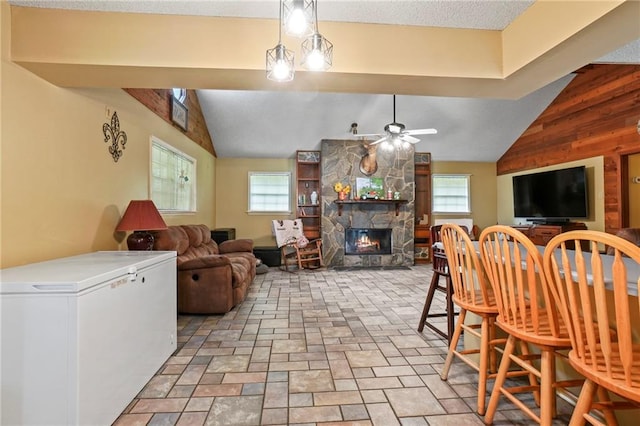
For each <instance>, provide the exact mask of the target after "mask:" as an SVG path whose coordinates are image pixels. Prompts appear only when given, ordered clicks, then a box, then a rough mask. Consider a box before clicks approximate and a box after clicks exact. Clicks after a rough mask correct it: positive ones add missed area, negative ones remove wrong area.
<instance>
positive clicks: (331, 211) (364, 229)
mask: <svg viewBox="0 0 640 426" xmlns="http://www.w3.org/2000/svg"><path fill="white" fill-rule="evenodd" d="M321 152H322V154H321V157H320V158H321V166H320V167H321V176H322V206H321V220H322V246H323V257H324V261H325V264H326V265H327V266H330V267H335V266H364V267H366V266H372V267H374V266H411V265H413V261H414V248H413V241H414V240H413V237H414V235H413V231H414V217H415V214H414V201H415V171H414V151H413V147H411V148H410V149H409V150H406V151H402V152H395V151H394V152H390V153H389V152H384V153H383V152H382V151H381V152H377V150H376V149H372V148H368V147H367V144H365V143H364V142H362V141H354V140H323V141H322V143H321ZM365 156H368V157H367V160H368V164H367V166H368V167H369V168H363V165H362V162H361V160H363V158H364V157H365ZM369 160H373V161H374V162H375V164H374V166H373V168H371V162H370V161H369ZM365 172H367V173H368V174H365ZM364 177H375V178H381V179H382V181H383V184H384V192H385V196H383V198H386V193H387V191H388V190H391V191H392V192H399V193H400V194H399V195H400V202H399V203H394V202H393V201H389V200H380V201H378V200H368V202H363V203H360V202H354V203H351V201H354V200H355V191H356V179H357V178H364ZM336 182H341V183H342V184H343V185H350V186H351V188H352V191H351V192H350V193H349V199H348V200H347V202H346V203H343V204H342V205H340V206H338V204H336V200H337V199H338V194H337V193H336V192H335V191H334V189H333V185H334V184H335V183H336ZM339 207H340V208H339ZM382 234H384V235H382ZM351 237H353V238H354V239H353V240H352V241H350V242H349V238H351ZM382 238H384V241H382ZM378 246H379V247H378Z"/></svg>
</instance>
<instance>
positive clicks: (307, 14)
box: [280, 0, 315, 37]
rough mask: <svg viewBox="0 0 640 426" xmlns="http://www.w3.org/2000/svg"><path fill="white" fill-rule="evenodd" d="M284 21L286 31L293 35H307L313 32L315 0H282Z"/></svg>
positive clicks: (282, 23) (282, 22)
mask: <svg viewBox="0 0 640 426" xmlns="http://www.w3.org/2000/svg"><path fill="white" fill-rule="evenodd" d="M281 4H282V21H281V22H280V24H281V25H282V26H284V32H285V33H286V34H287V35H290V36H293V37H307V36H310V35H311V34H313V10H314V9H315V5H314V0H282V1H281Z"/></svg>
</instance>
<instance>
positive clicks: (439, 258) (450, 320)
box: [418, 225, 466, 343]
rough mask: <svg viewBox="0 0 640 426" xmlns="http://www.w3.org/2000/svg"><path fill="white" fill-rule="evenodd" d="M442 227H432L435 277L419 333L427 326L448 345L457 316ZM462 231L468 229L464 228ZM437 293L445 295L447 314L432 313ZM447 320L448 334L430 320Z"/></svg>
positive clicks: (425, 304) (432, 279)
mask: <svg viewBox="0 0 640 426" xmlns="http://www.w3.org/2000/svg"><path fill="white" fill-rule="evenodd" d="M441 229H442V225H434V226H432V227H431V244H432V250H431V261H432V270H433V275H432V277H431V284H430V285H429V290H428V291H427V298H426V299H425V302H424V307H423V308H422V316H421V317H420V323H419V324H418V331H419V332H421V333H422V330H424V326H425V325H426V326H427V327H429V328H430V329H431V330H433V331H434V332H436V333H437V334H439V335H440V336H442V337H444V338H445V339H447V343H451V338H452V337H453V330H454V328H455V315H457V314H456V312H455V311H454V307H453V286H452V285H451V276H450V275H449V265H448V263H447V255H446V253H445V252H444V247H442V239H441V238H440V230H441ZM462 229H466V228H465V227H462ZM441 277H442V278H444V285H441V284H440V278H441ZM436 291H440V292H442V293H444V294H445V312H436V313H430V312H429V311H430V310H431V303H432V302H433V297H434V296H435V293H436ZM438 317H446V318H447V332H446V333H445V332H443V331H442V330H440V329H439V328H438V327H436V326H435V325H434V324H433V323H431V322H429V318H438Z"/></svg>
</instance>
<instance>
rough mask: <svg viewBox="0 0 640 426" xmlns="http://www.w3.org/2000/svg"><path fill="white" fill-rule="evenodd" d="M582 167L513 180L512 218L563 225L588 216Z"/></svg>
mask: <svg viewBox="0 0 640 426" xmlns="http://www.w3.org/2000/svg"><path fill="white" fill-rule="evenodd" d="M587 194H588V188H587V173H586V169H585V167H584V166H580V167H571V168H566V169H560V170H551V171H548V172H540V173H532V174H528V175H520V176H514V177H513V210H514V216H515V217H521V218H526V219H528V220H530V221H532V222H546V223H551V222H566V221H569V220H570V219H578V218H580V219H584V218H587V217H588V213H589V211H588V206H589V203H588V195H587Z"/></svg>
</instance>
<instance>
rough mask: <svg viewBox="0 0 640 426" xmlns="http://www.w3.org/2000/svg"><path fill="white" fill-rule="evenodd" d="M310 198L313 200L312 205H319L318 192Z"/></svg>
mask: <svg viewBox="0 0 640 426" xmlns="http://www.w3.org/2000/svg"><path fill="white" fill-rule="evenodd" d="M309 198H310V199H311V204H318V193H317V192H316V191H313V192H312V193H311V196H310V197H309Z"/></svg>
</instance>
